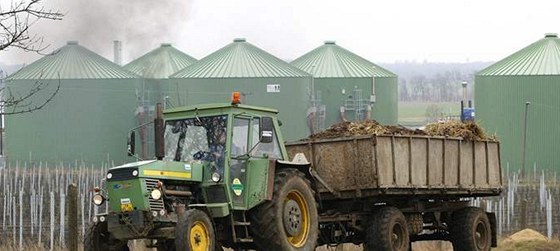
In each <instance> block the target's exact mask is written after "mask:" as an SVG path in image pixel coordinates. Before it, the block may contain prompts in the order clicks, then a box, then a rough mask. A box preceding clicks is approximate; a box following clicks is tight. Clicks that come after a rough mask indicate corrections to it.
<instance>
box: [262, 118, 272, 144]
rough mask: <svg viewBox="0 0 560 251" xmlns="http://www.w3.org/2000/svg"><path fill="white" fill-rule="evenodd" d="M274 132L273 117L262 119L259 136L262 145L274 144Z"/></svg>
mask: <svg viewBox="0 0 560 251" xmlns="http://www.w3.org/2000/svg"><path fill="white" fill-rule="evenodd" d="M273 131H274V123H273V122H272V118H271V117H262V118H261V126H260V132H259V135H260V136H261V138H260V142H261V143H272V140H273V135H272V132H273Z"/></svg>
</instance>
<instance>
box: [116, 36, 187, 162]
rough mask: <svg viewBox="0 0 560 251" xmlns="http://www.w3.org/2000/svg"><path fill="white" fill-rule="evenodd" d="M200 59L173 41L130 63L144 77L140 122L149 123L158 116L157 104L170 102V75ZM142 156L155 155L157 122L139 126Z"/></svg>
mask: <svg viewBox="0 0 560 251" xmlns="http://www.w3.org/2000/svg"><path fill="white" fill-rule="evenodd" d="M196 61H197V60H196V59H195V58H193V57H191V56H189V55H187V54H185V53H183V52H182V51H179V50H177V49H176V48H174V47H173V46H171V44H168V43H164V44H161V46H160V47H159V48H156V49H154V50H152V51H150V52H148V53H146V54H144V55H143V56H141V57H139V58H138V59H136V60H134V61H132V62H130V63H128V64H127V65H125V66H124V69H126V70H128V71H130V72H132V73H135V74H137V75H139V76H141V77H142V87H141V89H140V94H139V100H138V109H137V113H136V114H135V115H136V118H137V120H138V124H140V125H142V124H145V123H147V122H149V121H150V120H151V119H152V118H153V117H154V110H155V109H154V108H155V104H156V103H158V102H161V103H164V104H165V103H166V102H168V101H169V100H168V99H169V98H170V97H173V95H171V94H172V93H175V91H176V90H175V89H170V87H169V76H171V75H172V74H173V73H176V72H178V71H180V70H182V69H184V68H185V67H187V66H189V65H191V64H193V63H194V62H196ZM138 136H139V137H138V140H139V146H140V149H139V151H138V153H139V155H140V156H141V157H142V158H150V157H151V156H154V142H153V141H154V135H153V125H151V124H150V125H147V126H144V127H141V128H139V135H138Z"/></svg>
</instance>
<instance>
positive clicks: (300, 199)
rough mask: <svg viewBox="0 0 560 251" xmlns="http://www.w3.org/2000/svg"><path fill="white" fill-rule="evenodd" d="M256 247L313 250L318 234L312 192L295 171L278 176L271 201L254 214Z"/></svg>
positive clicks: (303, 178) (299, 173) (304, 179)
mask: <svg viewBox="0 0 560 251" xmlns="http://www.w3.org/2000/svg"><path fill="white" fill-rule="evenodd" d="M251 219H252V220H251V227H252V233H253V237H254V241H255V244H256V245H257V246H258V247H259V248H260V249H262V250H271V251H281V250H282V251H283V250H286V251H303V250H314V249H315V246H316V245H317V236H318V231H319V226H318V215H317V206H316V203H315V198H314V194H313V190H312V189H311V186H310V183H309V181H308V180H307V179H306V178H305V175H304V174H303V173H301V172H299V171H298V170H295V169H282V170H280V171H278V172H276V175H275V179H274V192H273V195H272V200H271V201H267V202H265V203H264V204H262V205H260V206H259V207H257V208H256V209H255V210H254V211H252V212H251Z"/></svg>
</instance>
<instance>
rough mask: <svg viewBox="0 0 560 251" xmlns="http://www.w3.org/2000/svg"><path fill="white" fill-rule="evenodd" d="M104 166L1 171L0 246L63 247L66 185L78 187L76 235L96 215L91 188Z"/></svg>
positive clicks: (97, 182) (44, 166) (37, 166)
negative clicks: (73, 184)
mask: <svg viewBox="0 0 560 251" xmlns="http://www.w3.org/2000/svg"><path fill="white" fill-rule="evenodd" d="M106 171H107V166H101V167H95V166H90V167H86V166H84V165H79V164H76V165H75V166H64V165H57V166H48V165H47V164H43V163H40V162H39V163H38V164H34V165H32V166H27V164H25V163H24V164H23V165H19V164H16V165H15V166H9V167H7V168H3V169H0V180H1V181H2V185H1V186H0V189H1V190H0V217H1V218H0V220H1V223H0V227H1V229H2V231H1V232H0V246H6V245H10V246H13V248H17V249H18V250H23V248H24V247H25V246H26V245H33V246H38V247H42V248H45V249H49V250H53V249H55V248H59V247H64V242H65V241H64V240H65V237H66V235H68V234H76V233H68V232H67V230H66V216H67V212H66V207H65V205H66V198H67V195H68V191H67V189H68V185H69V184H72V183H75V184H77V186H78V226H79V227H78V233H77V234H78V235H79V236H80V237H81V236H83V234H84V232H85V228H86V227H87V224H88V222H89V221H90V219H91V218H92V216H93V215H94V214H95V212H94V210H96V208H94V207H93V205H92V203H90V201H91V198H92V196H93V191H92V188H93V187H95V186H99V185H100V182H101V179H102V178H103V177H104V173H106Z"/></svg>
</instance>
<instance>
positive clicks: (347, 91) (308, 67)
mask: <svg viewBox="0 0 560 251" xmlns="http://www.w3.org/2000/svg"><path fill="white" fill-rule="evenodd" d="M291 64H292V65H294V66H296V67H298V68H299V69H302V70H304V71H306V72H309V73H311V74H312V75H313V77H314V81H313V86H314V89H315V91H316V93H317V94H316V98H315V100H316V103H319V104H322V105H323V107H322V109H324V110H325V111H326V112H325V113H324V114H325V115H324V122H325V126H329V125H331V124H334V123H337V122H340V121H341V120H342V119H343V117H344V119H346V120H363V119H367V118H372V119H375V120H377V121H378V122H380V123H382V124H396V123H397V116H398V114H397V113H398V99H397V98H398V93H397V92H398V85H397V75H395V74H394V73H392V72H390V71H388V70H386V69H383V68H382V67H380V66H378V65H375V64H374V63H372V62H370V61H368V60H366V59H364V58H362V57H360V56H358V55H356V54H354V53H352V52H350V51H348V50H346V49H344V48H342V47H340V46H338V45H337V44H336V43H335V42H334V41H326V42H325V44H324V45H322V46H319V47H318V48H315V49H314V50H312V51H310V52H308V53H307V54H305V55H303V56H301V57H299V58H297V59H295V60H294V61H292V62H291ZM319 127H322V126H319Z"/></svg>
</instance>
